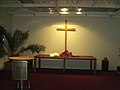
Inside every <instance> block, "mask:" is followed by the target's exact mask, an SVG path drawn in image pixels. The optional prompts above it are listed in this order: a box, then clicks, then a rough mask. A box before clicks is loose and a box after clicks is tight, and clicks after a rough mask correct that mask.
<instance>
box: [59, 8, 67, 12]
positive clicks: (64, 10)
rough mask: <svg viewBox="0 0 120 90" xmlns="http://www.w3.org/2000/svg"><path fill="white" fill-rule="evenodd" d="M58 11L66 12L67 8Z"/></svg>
mask: <svg viewBox="0 0 120 90" xmlns="http://www.w3.org/2000/svg"><path fill="white" fill-rule="evenodd" d="M60 11H62V12H67V11H68V8H61V9H60Z"/></svg>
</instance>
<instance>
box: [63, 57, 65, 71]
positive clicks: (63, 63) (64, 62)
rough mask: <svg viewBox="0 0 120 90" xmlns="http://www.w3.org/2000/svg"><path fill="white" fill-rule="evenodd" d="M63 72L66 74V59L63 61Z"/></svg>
mask: <svg viewBox="0 0 120 90" xmlns="http://www.w3.org/2000/svg"><path fill="white" fill-rule="evenodd" d="M63 72H65V59H63Z"/></svg>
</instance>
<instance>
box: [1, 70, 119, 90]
mask: <svg viewBox="0 0 120 90" xmlns="http://www.w3.org/2000/svg"><path fill="white" fill-rule="evenodd" d="M28 77H29V81H30V83H31V88H30V89H29V90H120V74H119V73H116V72H101V71H97V75H95V76H93V75H92V74H91V73H90V72H89V71H75V70H67V71H66V72H62V70H44V69H43V70H38V71H37V72H35V73H33V72H32V71H29V76H28ZM25 85H26V82H25ZM0 90H17V89H16V81H14V80H12V75H11V72H8V71H1V72H0ZM25 90H27V89H25Z"/></svg>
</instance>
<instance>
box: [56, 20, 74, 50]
mask: <svg viewBox="0 0 120 90" xmlns="http://www.w3.org/2000/svg"><path fill="white" fill-rule="evenodd" d="M57 31H65V50H67V31H76V30H75V28H67V20H65V28H57Z"/></svg>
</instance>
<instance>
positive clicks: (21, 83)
mask: <svg viewBox="0 0 120 90" xmlns="http://www.w3.org/2000/svg"><path fill="white" fill-rule="evenodd" d="M20 90H23V80H20Z"/></svg>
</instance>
